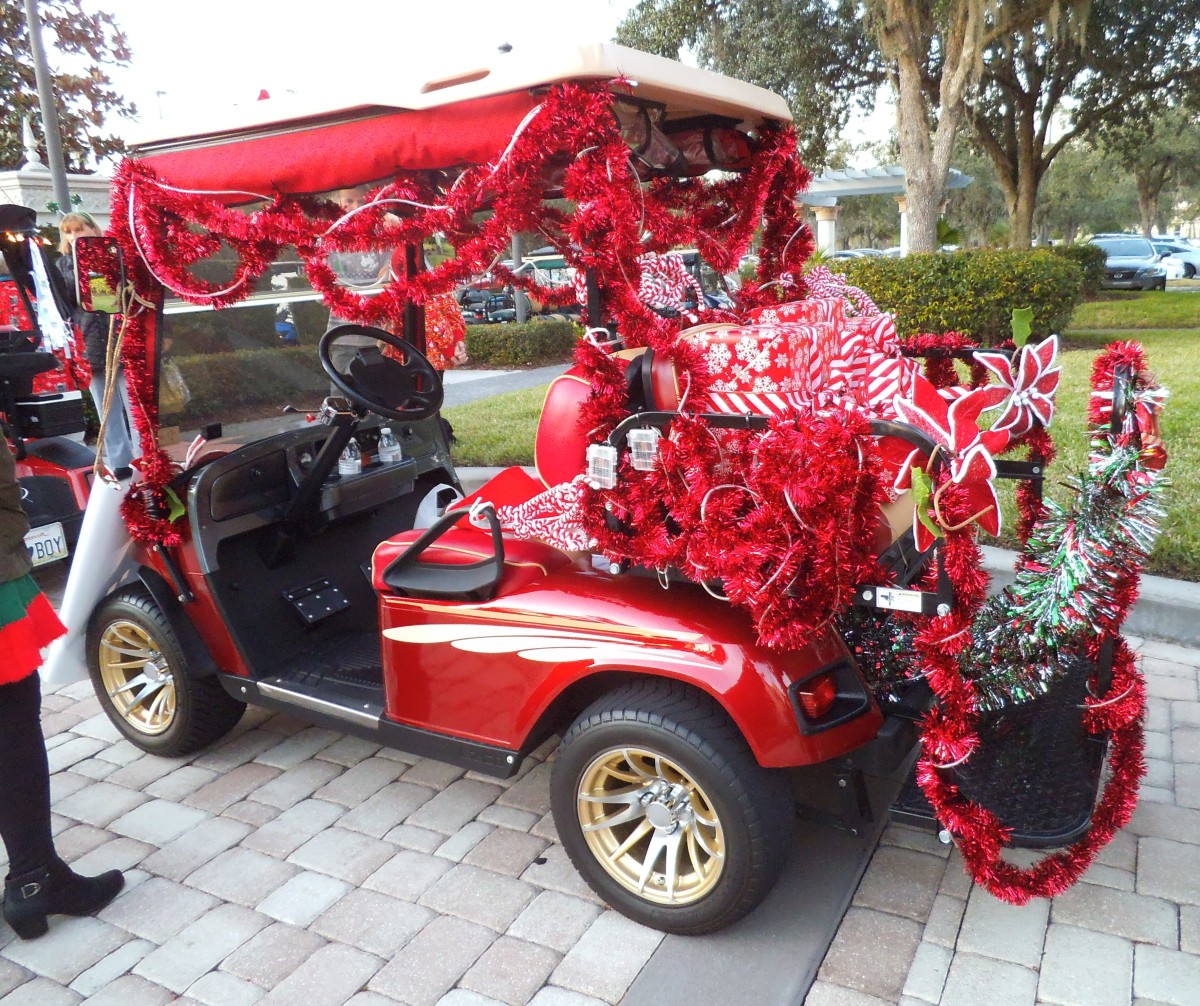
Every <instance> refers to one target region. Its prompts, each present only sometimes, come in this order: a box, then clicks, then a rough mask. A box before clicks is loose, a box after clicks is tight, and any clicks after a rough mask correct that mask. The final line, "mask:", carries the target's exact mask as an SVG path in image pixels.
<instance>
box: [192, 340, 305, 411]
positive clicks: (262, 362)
mask: <svg viewBox="0 0 1200 1006" xmlns="http://www.w3.org/2000/svg"><path fill="white" fill-rule="evenodd" d="M173 359H174V362H175V363H176V364H178V366H179V372H180V373H181V374H182V375H183V381H184V383H185V384H186V385H187V387H188V391H189V392H190V393H191V400H190V401H189V402H188V405H187V408H186V409H185V410H184V413H183V415H182V416H181V417H179V420H182V421H184V422H186V421H187V420H189V419H196V420H204V421H208V420H211V419H213V418H214V417H220V416H221V415H222V414H223V413H225V414H228V413H230V412H231V411H233V410H237V409H239V408H241V407H243V406H246V405H260V404H267V403H270V404H275V403H278V405H279V406H281V407H282V406H283V405H285V404H286V403H288V402H298V401H299V402H311V401H313V400H314V398H317V399H319V398H321V397H324V396H325V395H327V394H329V381H328V380H327V379H323V378H324V372H323V371H322V370H321V365H320V363H318V362H317V350H316V347H315V346H297V347H279V348H274V347H273V348H271V349H242V350H237V351H235V352H231V353H210V354H202V355H198V356H178V357H173Z"/></svg>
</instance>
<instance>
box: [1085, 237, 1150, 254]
mask: <svg viewBox="0 0 1200 1006" xmlns="http://www.w3.org/2000/svg"><path fill="white" fill-rule="evenodd" d="M1096 244H1097V245H1099V246H1100V247H1101V248H1103V249H1104V251H1105V252H1106V253H1107V255H1108V256H1109V258H1152V257H1153V255H1154V249H1153V248H1151V247H1150V242H1149V241H1145V240H1142V239H1140V238H1123V239H1121V240H1118V241H1097V242H1096Z"/></svg>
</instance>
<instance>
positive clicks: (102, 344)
mask: <svg viewBox="0 0 1200 1006" xmlns="http://www.w3.org/2000/svg"><path fill="white" fill-rule="evenodd" d="M58 233H59V235H60V239H59V243H58V250H59V251H60V252H61V253H62V258H60V259H59V260H58V268H59V271H60V272H61V273H62V275H63V278H64V279H65V280H66V281H67V282H66V286H67V301H68V303H70V305H71V307H72V308H74V311H75V324H77V325H78V326H79V328H80V331H82V332H83V354H84V356H85V357H86V358H87V362H88V364H89V365H90V366H91V368H92V383H91V385H90V386H89V387H88V390H89V391H90V392H91V394H92V401H93V402H94V403H95V405H96V414H97V415H98V416H100V418H101V422H102V423H104V443H103V444H102V445H101V446H102V449H103V453H104V460H105V464H106V465H107V466H108V468H109V470H110V471H111V472H112V473H113V474H114V475H116V477H117V478H128V477H129V475H131V474H132V471H131V469H130V467H129V465H130V462H131V461H132V460H133V455H134V444H133V437H132V436H131V435H130V430H129V421H128V419H127V416H128V415H129V390H128V388H127V387H126V385H125V374H124V373H123V372H122V371H119V370H118V372H117V374H116V382H117V384H116V388H115V389H114V390H115V392H116V394H114V396H113V398H114V401H115V402H119V403H120V404H119V405H116V407H113V406H111V405H110V410H109V415H108V419H107V421H105V420H104V394H105V389H106V387H107V385H108V382H109V379H110V376H111V375H109V374H106V373H105V368H106V366H107V364H108V326H109V320H110V319H109V317H108V316H107V315H104V314H95V313H93V312H91V311H84V310H82V309H81V308H80V306H79V299H78V292H77V291H76V289H75V239H76V238H79V237H89V238H91V237H95V238H98V237H100V236H101V232H100V228H99V227H97V226H96V221H95V220H93V219H92V218H91V216H89V215H88V214H87V213H81V212H76V213H68V214H66V215H65V216H64V217H63V218H62V220H61V221H59V224H58Z"/></svg>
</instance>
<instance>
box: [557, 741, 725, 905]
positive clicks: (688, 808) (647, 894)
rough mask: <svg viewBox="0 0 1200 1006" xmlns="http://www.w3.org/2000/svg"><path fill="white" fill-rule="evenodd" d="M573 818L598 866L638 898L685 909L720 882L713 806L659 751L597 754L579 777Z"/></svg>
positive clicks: (721, 852)
mask: <svg viewBox="0 0 1200 1006" xmlns="http://www.w3.org/2000/svg"><path fill="white" fill-rule="evenodd" d="M576 813H577V814H578V817H579V826H580V829H581V830H582V832H583V837H584V840H585V841H586V842H587V844H588V848H589V849H590V850H591V852H592V855H593V856H595V857H596V861H597V862H598V863H599V864H600V865H601V866H602V867H604V869H605V870H606V871H607V872H608V874H609V876H611V877H612V878H613V879H614V880H615V881H616V882H617V883H618V884H620V885H621V886H622V887H623V888H625V890H627V891H629V892H630V893H632V894H635V895H637V896H638V897H639V898H642V899H644V900H646V901H650V902H653V903H654V904H659V905H676V906H678V905H690V904H692V903H694V902H696V901H699V900H700V899H701V898H703V897H704V896H705V895H706V894H708V893H709V892H711V891H712V889H713V888H714V887H715V886H716V884H717V881H718V880H720V878H721V872H722V870H723V869H724V866H725V832H724V829H723V828H722V827H721V821H720V819H719V818H718V817H717V812H716V810H715V809H714V808H713V804H712V801H711V800H710V799H709V798H708V795H707V794H706V793H705V792H704V790H703V789H701V787H700V785H699V783H697V782H696V780H695V779H693V778H692V777H691V776H690V775H689V774H688V773H687V772H685V771H684V770H683V769H682V768H680V767H679V766H678V765H677V764H675V762H673V761H671V760H670V759H669V758H666V757H664V756H663V755H661V754H657V753H656V752H654V751H648V750H646V749H644V748H634V747H618V748H609V749H608V750H606V751H602V752H600V753H599V754H598V755H596V757H595V758H593V759H592V761H591V762H590V763H589V764H588V766H587V768H586V769H584V771H583V774H582V775H581V776H580V781H579V789H578V791H577V793H576Z"/></svg>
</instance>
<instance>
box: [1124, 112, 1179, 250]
mask: <svg viewBox="0 0 1200 1006" xmlns="http://www.w3.org/2000/svg"><path fill="white" fill-rule="evenodd" d="M1105 139H1106V142H1105V146H1106V148H1107V149H1108V150H1109V151H1111V153H1112V156H1113V158H1114V160H1116V162H1117V163H1118V164H1120V165H1121V167H1123V168H1124V169H1125V170H1126V171H1128V172H1129V173H1130V174H1132V175H1133V178H1134V182H1135V183H1136V185H1137V199H1138V215H1139V217H1140V220H1141V227H1142V233H1143V234H1145V235H1146V237H1150V235H1151V234H1152V233H1154V228H1155V227H1156V226H1160V227H1161V222H1160V217H1159V201H1160V199H1161V198H1162V194H1163V190H1164V189H1165V188H1167V187H1168V185H1171V184H1174V183H1180V182H1181V183H1184V184H1187V183H1191V182H1194V181H1196V180H1197V179H1198V178H1200V120H1198V119H1197V116H1196V113H1194V112H1192V111H1191V110H1189V109H1187V108H1184V107H1181V106H1178V105H1177V106H1175V107H1173V108H1169V109H1167V110H1166V111H1165V112H1164V113H1163V114H1162V115H1159V116H1157V117H1154V118H1141V117H1138V118H1135V119H1132V120H1130V121H1128V122H1126V123H1124V124H1123V125H1122V126H1121V127H1120V128H1118V129H1113V130H1110V131H1109V133H1108V134H1107V136H1106V138H1105Z"/></svg>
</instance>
